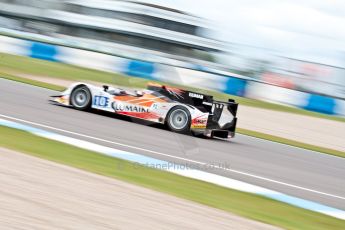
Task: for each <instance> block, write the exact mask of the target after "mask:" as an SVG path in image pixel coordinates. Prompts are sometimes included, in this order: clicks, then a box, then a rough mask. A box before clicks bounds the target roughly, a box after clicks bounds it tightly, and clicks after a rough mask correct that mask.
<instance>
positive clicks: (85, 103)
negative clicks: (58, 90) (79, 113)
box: [71, 86, 91, 110]
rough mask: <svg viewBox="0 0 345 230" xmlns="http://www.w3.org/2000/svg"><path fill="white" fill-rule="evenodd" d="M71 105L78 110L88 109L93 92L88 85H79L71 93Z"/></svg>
mask: <svg viewBox="0 0 345 230" xmlns="http://www.w3.org/2000/svg"><path fill="white" fill-rule="evenodd" d="M71 105H72V106H73V107H74V108H76V109H78V110H87V109H89V108H90V105H91V92H90V90H89V88H87V87H86V86H78V87H76V88H75V89H73V91H72V93H71Z"/></svg>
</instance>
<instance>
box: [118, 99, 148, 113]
mask: <svg viewBox="0 0 345 230" xmlns="http://www.w3.org/2000/svg"><path fill="white" fill-rule="evenodd" d="M112 107H113V109H114V110H115V111H121V112H137V113H148V112H149V109H148V108H145V107H143V106H140V105H132V104H123V103H116V102H113V103H112Z"/></svg>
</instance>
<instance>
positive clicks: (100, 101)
mask: <svg viewBox="0 0 345 230" xmlns="http://www.w3.org/2000/svg"><path fill="white" fill-rule="evenodd" d="M93 104H94V105H95V106H99V107H107V106H108V105H109V98H107V97H103V96H95V97H94V99H93Z"/></svg>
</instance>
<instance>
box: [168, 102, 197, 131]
mask: <svg viewBox="0 0 345 230" xmlns="http://www.w3.org/2000/svg"><path fill="white" fill-rule="evenodd" d="M166 124H167V126H168V128H169V129H170V130H171V131H174V132H176V133H183V134H190V125H191V115H190V112H189V111H188V109H186V108H185V107H183V106H180V105H177V106H174V107H173V108H171V109H170V111H169V113H168V115H167V118H166Z"/></svg>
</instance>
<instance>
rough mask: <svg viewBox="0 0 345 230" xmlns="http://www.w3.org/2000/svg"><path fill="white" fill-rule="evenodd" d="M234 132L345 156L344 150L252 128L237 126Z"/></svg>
mask: <svg viewBox="0 0 345 230" xmlns="http://www.w3.org/2000/svg"><path fill="white" fill-rule="evenodd" d="M236 132H238V133H241V134H244V135H247V136H252V137H257V138H261V139H265V140H269V141H274V142H278V143H282V144H286V145H291V146H295V147H299V148H303V149H309V150H312V151H317V152H320V153H326V154H331V155H334V156H338V157H345V152H342V151H338V150H334V149H329V148H324V147H320V146H315V145H310V144H306V143H303V142H298V141H294V140H289V139H286V138H282V137H277V136H273V135H269V134H265V133H260V132H256V131H252V130H248V129H242V128H237V129H236Z"/></svg>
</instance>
